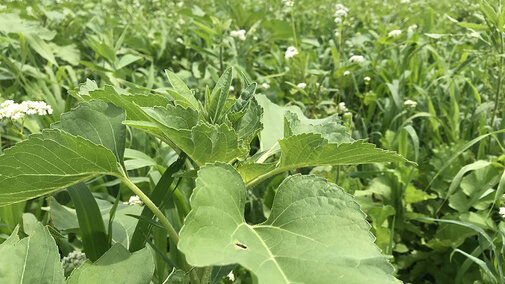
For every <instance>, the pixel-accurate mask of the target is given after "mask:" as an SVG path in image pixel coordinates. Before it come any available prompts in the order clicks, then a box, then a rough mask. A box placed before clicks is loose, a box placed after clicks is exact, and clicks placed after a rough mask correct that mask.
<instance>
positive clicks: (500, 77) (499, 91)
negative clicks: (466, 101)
mask: <svg viewBox="0 0 505 284" xmlns="http://www.w3.org/2000/svg"><path fill="white" fill-rule="evenodd" d="M500 52H501V54H500V55H501V57H500V69H499V70H500V71H499V73H498V86H497V87H496V96H495V98H494V109H493V117H492V118H491V127H493V123H494V119H495V117H496V112H497V111H498V102H499V100H500V93H501V84H502V77H503V64H505V60H504V58H503V54H504V53H505V50H504V44H503V34H502V33H500Z"/></svg>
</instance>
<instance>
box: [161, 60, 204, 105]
mask: <svg viewBox="0 0 505 284" xmlns="http://www.w3.org/2000/svg"><path fill="white" fill-rule="evenodd" d="M165 73H166V74H167V77H168V81H170V84H171V85H172V87H174V90H175V92H170V95H171V96H172V97H173V98H174V102H175V104H176V105H181V106H183V107H190V108H192V109H193V110H198V106H199V104H198V101H197V100H196V98H195V96H194V95H193V93H192V92H191V91H190V90H189V88H188V86H186V84H185V83H184V81H182V79H181V78H179V77H177V75H175V74H174V73H173V72H171V71H170V70H168V69H167V70H165Z"/></svg>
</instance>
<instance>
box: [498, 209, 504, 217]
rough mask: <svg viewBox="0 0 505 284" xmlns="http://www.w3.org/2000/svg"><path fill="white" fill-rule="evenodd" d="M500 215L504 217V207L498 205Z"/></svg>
mask: <svg viewBox="0 0 505 284" xmlns="http://www.w3.org/2000/svg"><path fill="white" fill-rule="evenodd" d="M499 213H500V215H501V216H502V217H503V218H505V207H500V212H499Z"/></svg>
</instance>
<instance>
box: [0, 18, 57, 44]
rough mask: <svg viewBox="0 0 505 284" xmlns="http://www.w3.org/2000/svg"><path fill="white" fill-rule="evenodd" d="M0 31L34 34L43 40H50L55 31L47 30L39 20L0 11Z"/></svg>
mask: <svg viewBox="0 0 505 284" xmlns="http://www.w3.org/2000/svg"><path fill="white" fill-rule="evenodd" d="M0 32H2V33H5V34H10V33H13V34H19V33H21V34H24V35H26V34H35V35H37V36H38V37H40V38H41V39H43V40H51V39H53V38H54V36H55V35H56V32H54V31H51V30H48V29H47V28H45V27H43V26H42V25H41V24H40V23H39V22H36V21H29V20H26V19H22V18H20V17H19V15H17V14H14V13H2V16H1V17H0Z"/></svg>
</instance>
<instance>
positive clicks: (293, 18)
mask: <svg viewBox="0 0 505 284" xmlns="http://www.w3.org/2000/svg"><path fill="white" fill-rule="evenodd" d="M294 9H295V5H294V3H293V7H291V29H292V31H293V40H294V43H295V47H296V49H298V41H297V40H296V29H295V12H294Z"/></svg>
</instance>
